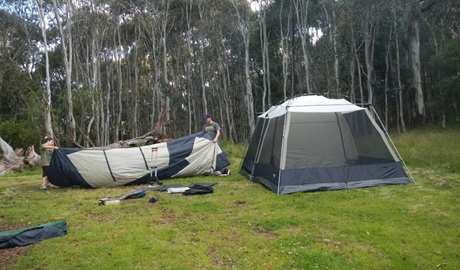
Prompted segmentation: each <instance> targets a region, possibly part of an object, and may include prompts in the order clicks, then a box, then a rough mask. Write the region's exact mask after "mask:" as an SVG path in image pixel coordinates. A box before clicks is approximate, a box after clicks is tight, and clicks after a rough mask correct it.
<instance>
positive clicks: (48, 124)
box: [35, 0, 55, 137]
mask: <svg viewBox="0 0 460 270" xmlns="http://www.w3.org/2000/svg"><path fill="white" fill-rule="evenodd" d="M35 4H36V6H37V9H38V13H39V17H40V28H41V33H42V37H43V46H44V52H45V72H46V91H45V99H44V108H45V112H44V114H45V129H46V133H48V135H50V136H51V137H55V136H54V132H53V127H52V123H51V122H52V120H51V108H52V104H51V74H50V60H49V55H48V38H47V35H46V21H45V9H44V7H43V1H42V0H35Z"/></svg>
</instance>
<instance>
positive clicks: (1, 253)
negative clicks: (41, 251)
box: [0, 224, 31, 270]
mask: <svg viewBox="0 0 460 270" xmlns="http://www.w3.org/2000/svg"><path fill="white" fill-rule="evenodd" d="M25 227H28V226H27V225H20V224H4V225H0V232H3V231H10V230H18V229H22V228H25ZM30 247H31V246H23V247H14V248H6V249H0V268H1V269H2V270H7V269H9V268H7V267H6V266H7V264H8V263H9V262H11V261H13V260H14V259H16V258H18V257H20V256H22V255H24V254H26V253H27V251H29V249H30Z"/></svg>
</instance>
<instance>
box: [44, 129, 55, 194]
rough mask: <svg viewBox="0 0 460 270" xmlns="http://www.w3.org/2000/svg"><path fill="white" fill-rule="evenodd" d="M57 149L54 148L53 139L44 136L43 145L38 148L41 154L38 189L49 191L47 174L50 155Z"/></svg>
mask: <svg viewBox="0 0 460 270" xmlns="http://www.w3.org/2000/svg"><path fill="white" fill-rule="evenodd" d="M56 149H59V147H57V146H54V139H53V138H52V137H50V136H45V140H44V143H43V144H42V145H41V146H40V154H41V161H40V162H41V166H42V170H43V174H42V177H43V179H42V185H41V186H40V189H50V188H51V184H50V182H49V180H48V172H49V167H50V162H51V155H52V154H53V151H54V150H56Z"/></svg>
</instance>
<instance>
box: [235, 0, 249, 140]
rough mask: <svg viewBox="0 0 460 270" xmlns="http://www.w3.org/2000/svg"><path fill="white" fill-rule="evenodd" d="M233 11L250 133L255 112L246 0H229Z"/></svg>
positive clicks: (247, 4)
mask: <svg viewBox="0 0 460 270" xmlns="http://www.w3.org/2000/svg"><path fill="white" fill-rule="evenodd" d="M231 1H232V4H233V7H234V9H235V13H236V15H237V21H238V28H239V30H240V32H241V36H242V40H243V45H244V63H245V64H244V71H245V83H246V92H245V103H246V110H247V117H248V125H249V134H252V133H253V132H254V129H255V114H254V98H253V93H252V85H251V76H250V61H249V58H250V57H249V41H250V33H251V32H250V26H251V8H250V5H249V3H248V2H247V1H246V0H231Z"/></svg>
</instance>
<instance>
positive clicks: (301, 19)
mask: <svg viewBox="0 0 460 270" xmlns="http://www.w3.org/2000/svg"><path fill="white" fill-rule="evenodd" d="M293 2H294V7H295V9H296V15H297V21H298V23H299V27H300V30H299V35H300V40H301V42H302V51H303V62H304V67H305V82H306V85H307V94H309V95H311V94H313V91H312V89H311V82H310V57H309V52H308V47H307V46H308V43H309V42H310V41H309V40H307V39H308V21H307V19H308V6H309V3H310V0H306V1H305V0H293ZM299 2H300V3H299Z"/></svg>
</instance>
